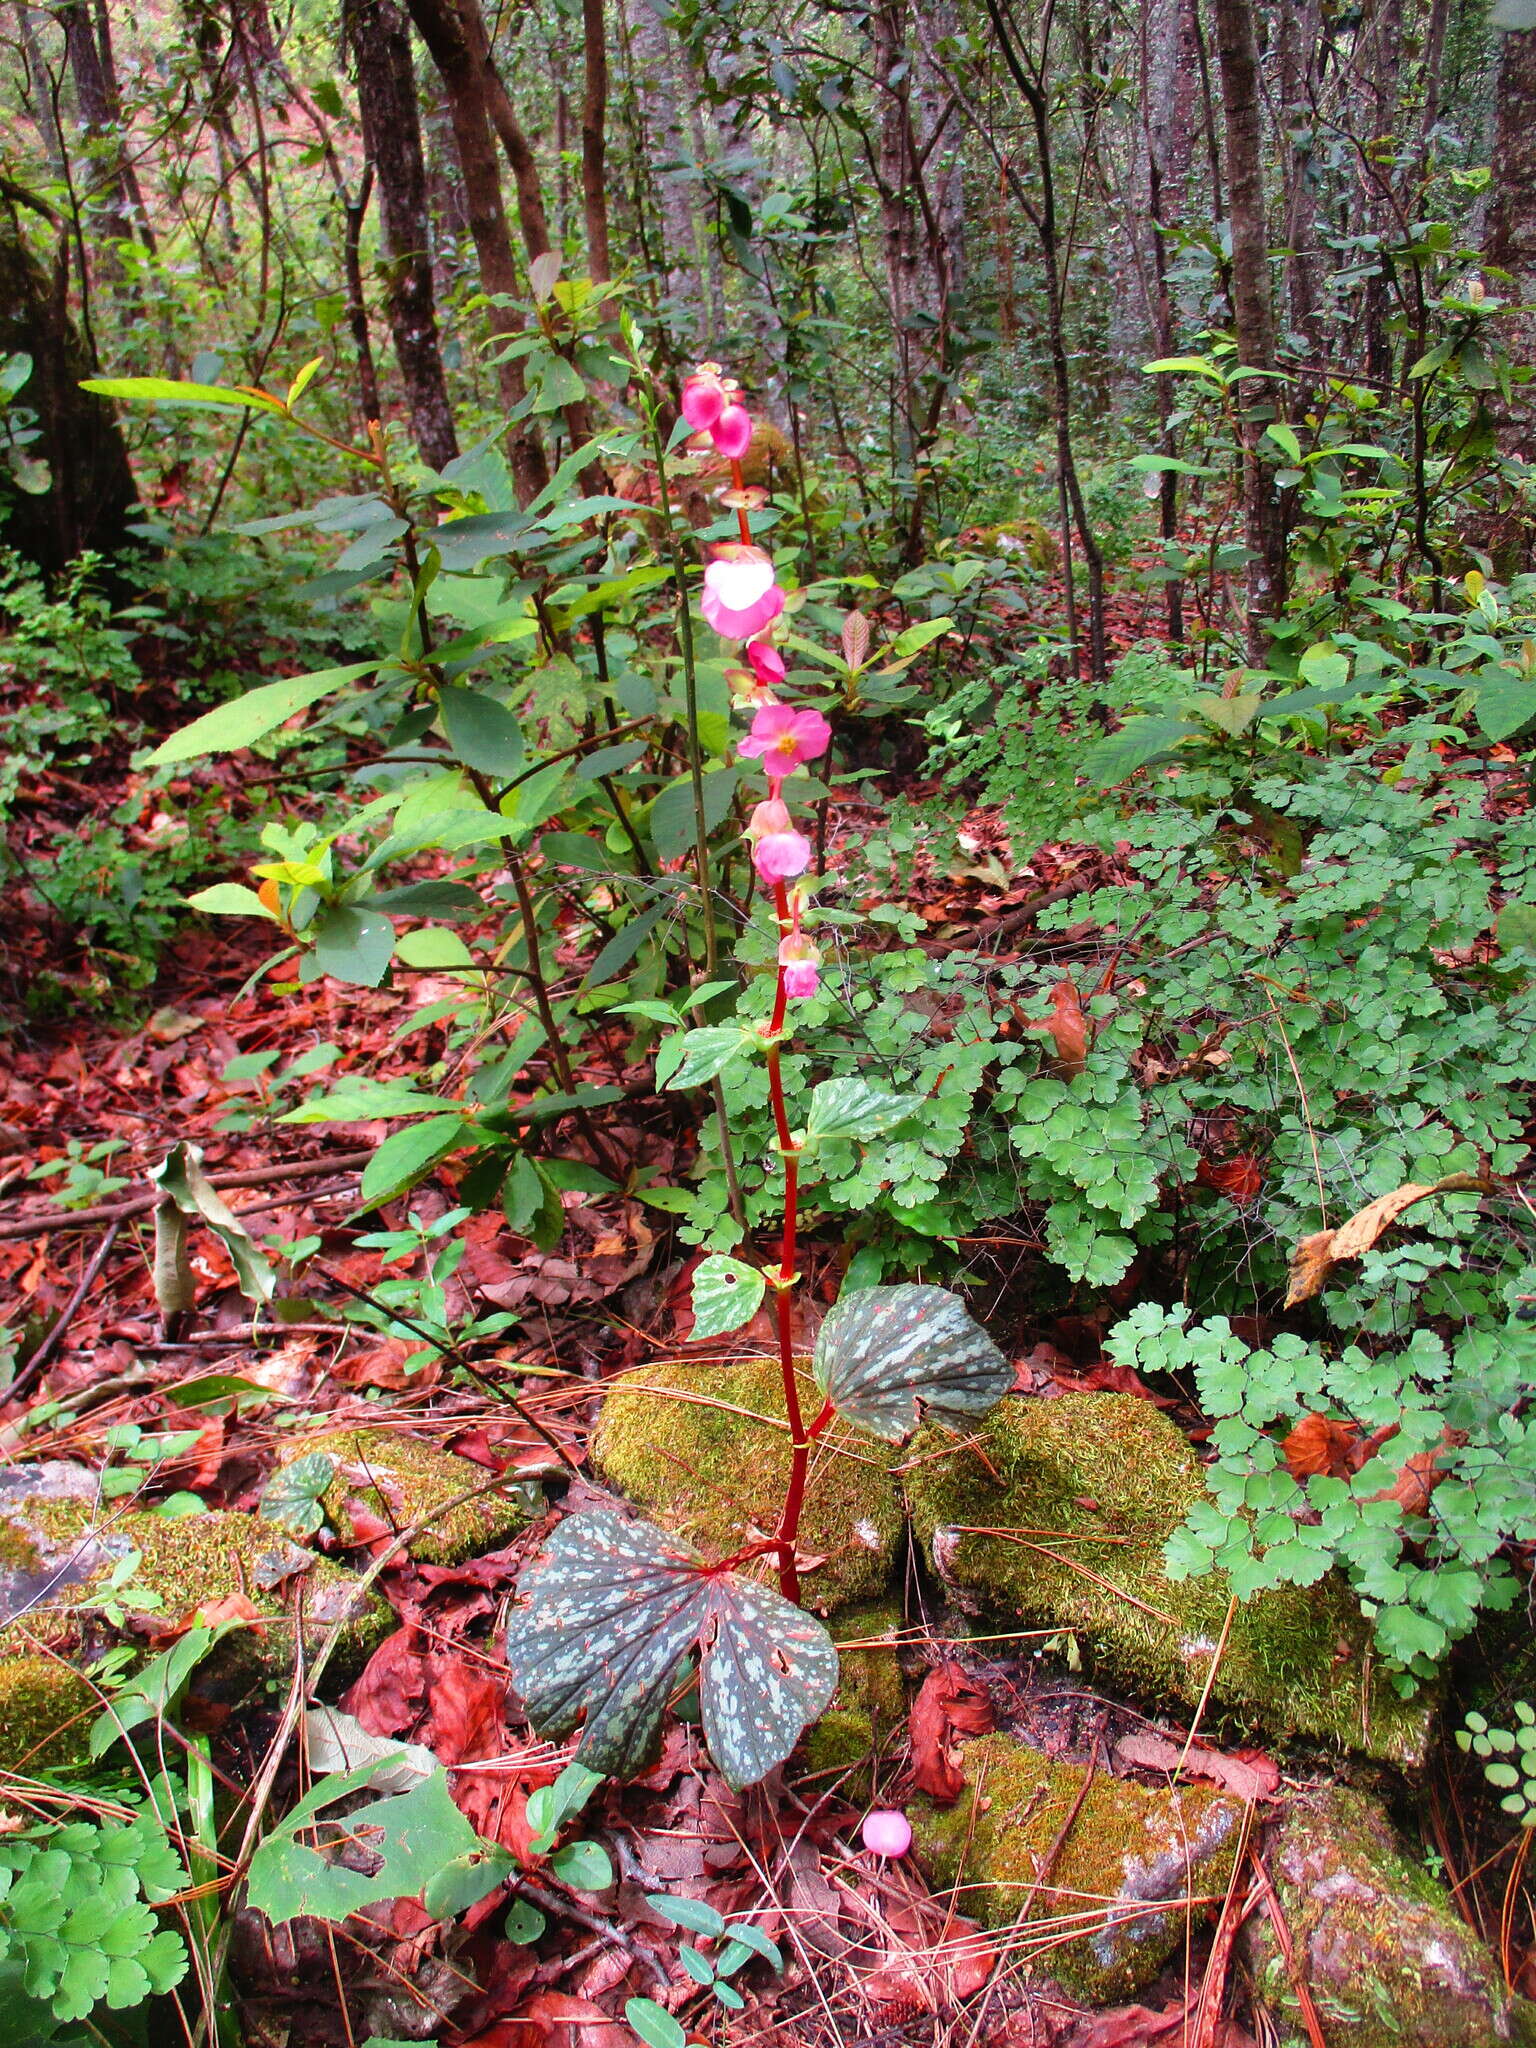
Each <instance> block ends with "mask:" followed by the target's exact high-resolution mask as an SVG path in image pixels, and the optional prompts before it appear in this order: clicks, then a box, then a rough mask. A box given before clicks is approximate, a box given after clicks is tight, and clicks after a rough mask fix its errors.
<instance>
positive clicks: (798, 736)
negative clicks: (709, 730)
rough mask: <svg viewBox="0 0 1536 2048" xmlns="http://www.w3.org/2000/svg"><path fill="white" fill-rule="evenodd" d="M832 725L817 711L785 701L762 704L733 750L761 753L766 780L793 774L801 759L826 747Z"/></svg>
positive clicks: (750, 757)
mask: <svg viewBox="0 0 1536 2048" xmlns="http://www.w3.org/2000/svg"><path fill="white" fill-rule="evenodd" d="M831 737H832V728H831V726H830V725H828V723H827V721H826V720H825V719H824V718H823V717H822V715H821V713H820V712H819V711H795V710H793V709H792V708H791V707H790V706H789V705H788V704H765V705H764V706H763V708H762V710H761V711H759V712H758V714H757V716H756V718H754V719H753V721H752V731H751V735H750V737H749V738H747V739H744V740H742V741H741V743H740V744H739V746H738V747H737V749H736V751H737V753H738V754H740V755H741V756H742V757H743V758H744V759H745V760H749V761H750V760H755V759H757V758H758V757H761V759H762V763H763V767H764V768H765V769H766V770H767V773H768V779H769V781H770V782H778V781H780V780H782V778H783V777H784V776H786V775H793V773H794V772H795V770H796V769H797V768H798V767H800V766H801V765H802V763H803V762H806V761H813V760H814V759H815V758H816V756H817V755H818V754H824V753H825V752H826V750H827V742H828V741H829V740H830V739H831Z"/></svg>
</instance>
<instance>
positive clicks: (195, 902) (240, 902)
mask: <svg viewBox="0 0 1536 2048" xmlns="http://www.w3.org/2000/svg"><path fill="white" fill-rule="evenodd" d="M187 908H188V909H189V910H201V911H203V912H204V913H205V914H206V915H207V916H209V917H264V918H266V919H267V921H268V922H269V923H271V924H276V923H277V919H276V917H275V916H274V915H273V913H272V912H271V911H270V910H268V908H267V906H266V905H265V903H263V902H262V900H261V898H260V897H259V896H258V895H257V894H256V891H255V890H254V889H247V888H246V887H245V885H244V884H243V883H242V882H215V883H214V885H213V887H212V888H211V889H199V890H198V892H197V894H196V895H195V896H189V897H188V898H187Z"/></svg>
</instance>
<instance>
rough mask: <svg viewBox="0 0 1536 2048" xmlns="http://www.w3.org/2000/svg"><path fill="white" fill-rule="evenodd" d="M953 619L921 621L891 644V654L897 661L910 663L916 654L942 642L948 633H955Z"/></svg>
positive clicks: (899, 635) (900, 634) (897, 636)
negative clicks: (936, 641)
mask: <svg viewBox="0 0 1536 2048" xmlns="http://www.w3.org/2000/svg"><path fill="white" fill-rule="evenodd" d="M954 625H955V622H954V620H953V619H919V620H918V622H917V624H916V625H915V626H908V627H907V628H906V629H905V631H904V632H900V633H898V634H897V635H896V638H895V639H894V640H893V641H892V642H891V647H890V652H891V655H892V656H893V657H894V658H895V659H896V660H897V661H910V660H911V658H912V656H913V655H914V654H921V653H922V651H923V649H924V648H925V647H928V646H931V645H932V643H933V642H934V641H935V640H942V639H943V637H944V635H945V634H946V633H950V632H953V631H954Z"/></svg>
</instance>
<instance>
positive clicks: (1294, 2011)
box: [1245, 1785, 1536, 2048]
mask: <svg viewBox="0 0 1536 2048" xmlns="http://www.w3.org/2000/svg"><path fill="white" fill-rule="evenodd" d="M1269 1861H1270V1869H1271V1873H1272V1875H1273V1878H1274V1882H1275V1886H1276V1890H1277V1892H1278V1894H1279V1899H1280V1905H1281V1910H1282V1912H1283V1914H1284V1917H1285V1920H1286V1923H1287V1926H1288V1928H1289V1931H1290V1938H1291V1947H1292V1951H1293V1954H1294V1956H1295V1958H1296V1963H1297V1967H1298V1969H1299V1970H1300V1971H1302V1972H1303V1973H1304V1975H1305V1978H1306V1983H1307V1988H1308V1990H1309V1991H1310V1992H1311V1994H1312V1997H1313V1999H1314V2001H1315V2003H1316V2005H1317V2009H1318V2013H1319V2016H1320V2018H1321V2020H1322V2023H1323V2029H1324V2032H1325V2033H1326V2034H1327V2037H1328V2041H1329V2048H1452V2044H1454V2048H1461V2044H1463V2043H1465V2044H1467V2048H1471V2044H1472V2043H1474V2042H1475V2043H1479V2044H1482V2043H1487V2044H1493V2043H1496V2042H1525V2043H1530V2042H1532V2041H1536V2006H1532V2005H1530V2004H1529V2003H1528V2002H1527V2001H1526V2000H1524V1999H1511V1998H1510V1996H1509V1994H1508V1992H1507V1991H1506V1989H1505V1987H1504V1981H1503V1975H1502V1972H1501V1971H1500V1969H1499V1966H1498V1963H1497V1962H1496V1960H1495V1958H1494V1956H1493V1955H1492V1953H1491V1952H1490V1951H1489V1950H1488V1949H1487V1948H1486V1947H1485V1946H1484V1945H1483V1943H1482V1942H1480V1941H1479V1940H1478V1939H1477V1938H1476V1936H1475V1935H1473V1934H1472V1932H1471V1930H1470V1929H1469V1928H1468V1927H1467V1926H1466V1925H1465V1923H1464V1922H1463V1921H1462V1920H1461V1919H1460V1917H1459V1916H1458V1915H1457V1913H1456V1912H1455V1911H1454V1909H1453V1908H1452V1905H1451V1901H1450V1899H1449V1897H1448V1895H1447V1894H1446V1892H1445V1890H1444V1888H1443V1887H1442V1886H1440V1885H1439V1884H1437V1883H1436V1882H1435V1880H1434V1879H1433V1878H1432V1877H1430V1875H1429V1874H1428V1872H1427V1871H1425V1870H1424V1869H1423V1868H1422V1866H1420V1865H1419V1864H1417V1863H1415V1862H1413V1861H1412V1859H1411V1858H1410V1857H1408V1856H1407V1855H1405V1854H1404V1852H1403V1849H1402V1847H1401V1845H1400V1844H1399V1842H1398V1840H1397V1838H1396V1836H1395V1835H1394V1834H1393V1832H1392V1828H1391V1825H1390V1823H1389V1822H1388V1820H1387V1817H1386V1815H1385V1814H1384V1813H1383V1811H1382V1809H1381V1807H1380V1806H1379V1805H1378V1804H1377V1802H1376V1801H1375V1800H1374V1799H1370V1798H1367V1797H1366V1796H1365V1794H1363V1793H1360V1792H1355V1791H1351V1790H1350V1789H1348V1788H1347V1787H1345V1786H1342V1785H1335V1786H1330V1787H1328V1788H1326V1789H1325V1790H1323V1791H1321V1792H1318V1793H1317V1794H1315V1795H1313V1796H1312V1797H1311V1798H1309V1799H1307V1800H1306V1801H1304V1802H1300V1803H1298V1804H1297V1805H1295V1806H1293V1807H1292V1808H1291V1810H1290V1811H1289V1813H1288V1814H1287V1815H1286V1817H1285V1820H1284V1821H1283V1822H1282V1824H1281V1827H1280V1830H1279V1833H1278V1835H1277V1837H1276V1839H1275V1842H1274V1844H1273V1847H1272V1850H1271V1854H1270V1859H1269ZM1245 1941H1246V1944H1247V1949H1248V1957H1249V1962H1250V1964H1251V1967H1252V1972H1253V1979H1254V1987H1255V1991H1256V1994H1257V1996H1258V1998H1259V2000H1260V2001H1261V2003H1262V2004H1263V2005H1264V2006H1265V2007H1266V2008H1267V2009H1268V2010H1269V2012H1270V2013H1271V2014H1272V2015H1273V2016H1274V2017H1275V2018H1276V2019H1278V2020H1280V2021H1281V2022H1282V2023H1284V2024H1288V2025H1290V2026H1291V2027H1295V2026H1296V2025H1297V2023H1298V2020H1299V2005H1298V2001H1297V1998H1296V1993H1295V1989H1294V1986H1293V1985H1292V1982H1291V1976H1290V1972H1289V1971H1288V1969H1287V1967H1286V1964H1285V1961H1284V1958H1283V1957H1282V1955H1281V1953H1280V1950H1279V1946H1278V1944H1277V1942H1276V1940H1275V1935H1274V1929H1273V1926H1272V1924H1271V1922H1270V1920H1269V1918H1268V1916H1267V1915H1263V1914H1261V1915H1258V1916H1256V1917H1255V1918H1254V1919H1253V1920H1252V1921H1251V1922H1250V1923H1249V1925H1248V1929H1247V1932H1246V1935H1245Z"/></svg>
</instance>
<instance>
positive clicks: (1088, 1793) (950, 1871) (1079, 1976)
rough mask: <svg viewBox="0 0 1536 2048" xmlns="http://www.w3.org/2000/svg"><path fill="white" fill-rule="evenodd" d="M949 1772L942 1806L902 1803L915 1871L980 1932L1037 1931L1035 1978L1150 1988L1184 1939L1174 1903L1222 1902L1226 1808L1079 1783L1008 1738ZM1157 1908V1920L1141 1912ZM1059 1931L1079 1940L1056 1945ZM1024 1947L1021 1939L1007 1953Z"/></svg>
mask: <svg viewBox="0 0 1536 2048" xmlns="http://www.w3.org/2000/svg"><path fill="white" fill-rule="evenodd" d="M962 1768H963V1770H964V1773H965V1780H966V1789H965V1791H964V1792H963V1793H962V1794H961V1796H960V1798H959V1800H958V1801H957V1803H956V1804H955V1805H954V1806H949V1807H941V1806H935V1805H933V1804H932V1803H931V1802H930V1801H928V1800H923V1799H919V1800H914V1801H913V1802H912V1803H911V1805H910V1806H909V1807H908V1818H909V1819H910V1820H911V1822H912V1824H913V1829H914V1836H915V1846H916V1849H917V1853H918V1855H919V1857H920V1859H921V1861H922V1863H923V1866H924V1868H925V1869H926V1871H927V1872H928V1875H929V1877H930V1878H931V1879H932V1880H933V1882H934V1884H935V1886H936V1887H945V1886H958V1887H959V1889H958V1892H957V1895H956V1898H955V1906H956V1910H957V1911H958V1912H962V1913H965V1914H967V1915H969V1916H970V1917H971V1918H974V1919H977V1920H979V1921H980V1922H981V1924H982V1925H983V1926H984V1927H1011V1926H1013V1925H1014V1924H1015V1923H1017V1922H1020V1921H1021V1919H1022V1924H1023V1925H1025V1926H1030V1925H1034V1924H1035V1923H1040V1940H1039V1946H1038V1954H1039V1967H1040V1971H1041V1974H1042V1975H1046V1976H1049V1977H1051V1978H1053V1979H1055V1980H1056V1981H1057V1982H1058V1983H1060V1984H1061V1985H1062V1986H1063V1987H1064V1988H1065V1989H1066V1990H1068V1991H1071V1992H1073V1993H1075V1994H1076V1995H1077V1996H1079V1997H1081V1998H1084V1999H1086V2000H1088V2001H1089V2002H1100V2001H1108V2000H1111V1999H1116V1998H1123V1997H1127V1996H1129V1995H1130V1994H1131V1993H1133V1992H1136V1991H1139V1990H1140V1989H1141V1988H1142V1987H1143V1986H1144V1985H1147V1984H1150V1983H1151V1981H1152V1979H1153V1978H1154V1977H1156V1976H1157V1974H1158V1972H1159V1971H1160V1970H1161V1969H1162V1967H1163V1964H1164V1963H1165V1962H1166V1961H1167V1960H1168V1958H1169V1957H1170V1956H1171V1955H1172V1954H1173V1952H1174V1950H1175V1949H1176V1948H1178V1947H1179V1946H1180V1945H1181V1944H1182V1942H1183V1940H1184V1937H1185V1929H1186V1924H1187V1920H1188V1914H1189V1910H1190V1909H1189V1908H1188V1907H1187V1906H1186V1905H1185V1903H1184V1902H1185V1900H1186V1899H1187V1898H1188V1897H1190V1896H1191V1895H1192V1894H1193V1895H1195V1896H1199V1897H1212V1898H1215V1899H1218V1900H1219V1899H1220V1898H1221V1897H1223V1896H1224V1894H1225V1891H1226V1887H1227V1884H1228V1881H1229V1879H1230V1878H1231V1875H1232V1867H1233V1863H1234V1861H1235V1858H1236V1853H1237V1847H1238V1843H1239V1841H1240V1840H1241V1838H1242V1823H1243V1812H1244V1809H1243V1806H1242V1804H1241V1803H1240V1802H1239V1801H1237V1800H1234V1799H1227V1798H1224V1797H1223V1796H1222V1795H1221V1794H1220V1793H1218V1792H1213V1791H1210V1790H1208V1789H1206V1788H1205V1787H1202V1786H1186V1787H1181V1788H1178V1789H1171V1788H1170V1789H1164V1788H1156V1787H1148V1786H1145V1785H1137V1784H1133V1783H1132V1782H1130V1781H1129V1780H1126V1779H1120V1778H1111V1777H1109V1776H1108V1775H1107V1774H1106V1773H1104V1772H1103V1771H1097V1772H1095V1773H1094V1775H1093V1776H1092V1778H1090V1777H1089V1774H1088V1770H1087V1767H1086V1766H1085V1765H1083V1764H1075V1763H1068V1762H1052V1761H1051V1759H1050V1758H1048V1757H1046V1756H1044V1755H1042V1753H1041V1752H1040V1751H1039V1750H1036V1749H1030V1748H1027V1747H1026V1746H1025V1745H1024V1744H1023V1743H1021V1742H1017V1741H1015V1740H1014V1738H1013V1737H1012V1736H1009V1735H984V1736H981V1737H979V1738H978V1739H977V1740H976V1741H974V1742H970V1743H967V1744H966V1747H965V1750H964V1758H963V1765H962ZM1085 1786H1086V1790H1085V1789H1084V1788H1085ZM1068 1821H1070V1823H1071V1825H1070V1826H1069V1827H1067V1831H1066V1834H1065V1837H1064V1838H1061V1837H1062V1829H1063V1827H1064V1826H1066V1824H1067V1823H1068ZM1058 1838H1061V1840H1060V1847H1059V1848H1057V1847H1056V1844H1057V1842H1058ZM1053 1849H1054V1850H1055V1855H1054V1860H1053V1858H1052V1851H1053ZM1159 1900H1167V1901H1168V1902H1169V1903H1168V1906H1167V1909H1166V1911H1163V1912H1157V1911H1150V1912H1149V1911H1148V1910H1147V1909H1148V1905H1149V1903H1151V1904H1155V1902H1157V1901H1159ZM1064 1925H1065V1926H1070V1927H1072V1928H1074V1929H1080V1930H1081V1931H1080V1932H1075V1933H1074V1934H1073V1936H1072V1938H1071V1939H1070V1940H1066V1941H1063V1940H1062V1939H1061V1935H1062V1932H1063V1928H1064ZM1032 1947H1033V1945H1032V1944H1031V1942H1030V1941H1029V1939H1028V1937H1027V1936H1026V1937H1024V1938H1023V1939H1022V1940H1021V1941H1020V1943H1019V1945H1018V1947H1017V1950H1016V1954H1017V1955H1018V1956H1020V1957H1028V1956H1029V1955H1030V1954H1031V1952H1032Z"/></svg>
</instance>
